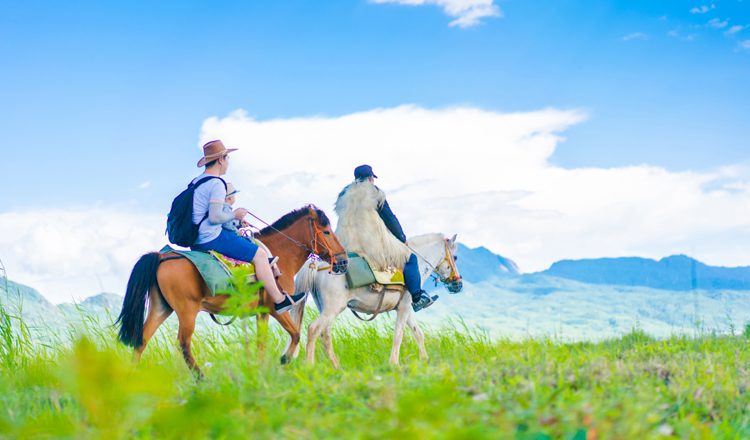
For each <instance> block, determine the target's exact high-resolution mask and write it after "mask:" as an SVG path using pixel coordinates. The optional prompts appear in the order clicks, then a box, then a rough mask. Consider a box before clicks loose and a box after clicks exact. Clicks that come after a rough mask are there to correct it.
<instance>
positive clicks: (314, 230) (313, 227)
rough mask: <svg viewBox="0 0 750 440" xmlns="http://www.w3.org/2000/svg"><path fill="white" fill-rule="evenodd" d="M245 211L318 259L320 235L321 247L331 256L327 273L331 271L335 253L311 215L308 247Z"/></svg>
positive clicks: (334, 262)
mask: <svg viewBox="0 0 750 440" xmlns="http://www.w3.org/2000/svg"><path fill="white" fill-rule="evenodd" d="M247 213H248V214H250V215H251V216H253V217H254V218H256V219H257V220H258V221H260V222H261V223H263V224H264V225H266V226H268V227H269V228H271V229H272V230H274V231H276V232H277V233H279V234H281V235H282V236H283V237H285V238H286V239H287V240H289V241H291V242H292V243H294V244H296V245H297V246H299V247H301V248H303V249H305V250H307V251H308V252H309V253H310V254H311V255H314V256H315V257H317V258H318V259H320V257H319V252H318V237H320V242H321V243H322V245H323V247H325V248H326V251H328V255H330V256H331V264H330V267H329V269H328V273H333V265H334V264H336V263H337V261H336V254H334V253H333V251H332V250H331V248H330V247H329V246H328V242H327V241H326V239H325V236H324V235H323V231H321V230H320V229H319V228H318V225H317V224H316V223H315V221H313V219H312V216H311V217H308V219H309V220H310V235H311V236H312V237H313V248H312V249H310V246H308V245H306V244H304V243H300V242H299V241H297V240H295V239H293V238H292V237H290V236H288V235H286V234H285V233H283V232H281V231H279V230H278V229H276V228H274V227H273V226H271V225H269V224H268V223H266V221H265V220H263V219H262V218H260V217H258V216H257V215H255V214H253V213H252V212H250V211H248V212H247ZM256 229H257V228H256Z"/></svg>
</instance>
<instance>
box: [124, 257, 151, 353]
mask: <svg viewBox="0 0 750 440" xmlns="http://www.w3.org/2000/svg"><path fill="white" fill-rule="evenodd" d="M159 260H160V254H159V253H158V252H149V253H148V254H146V255H144V256H142V257H141V258H140V260H138V262H137V263H135V267H133V272H131V273H130V279H129V280H128V289H127V291H126V292H125V300H124V301H123V303H122V311H121V312H120V317H119V318H117V321H116V322H115V325H117V324H118V323H119V324H120V332H119V338H120V341H122V343H123V344H125V345H128V346H130V347H133V348H136V347H139V346H140V345H141V344H143V319H144V317H145V314H146V296H147V295H148V291H149V290H150V289H151V288H152V287H154V286H156V287H157V288H158V285H157V283H156V270H157V269H158V268H159Z"/></svg>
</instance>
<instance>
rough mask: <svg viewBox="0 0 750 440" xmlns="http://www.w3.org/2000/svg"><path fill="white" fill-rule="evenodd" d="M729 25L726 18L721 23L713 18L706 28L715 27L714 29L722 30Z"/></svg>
mask: <svg viewBox="0 0 750 440" xmlns="http://www.w3.org/2000/svg"><path fill="white" fill-rule="evenodd" d="M728 24H729V19H728V18H727V19H726V21H721V20H719V19H718V18H714V19H711V20H709V21H708V23H707V24H706V26H710V27H715V28H723V27H727V25H728Z"/></svg>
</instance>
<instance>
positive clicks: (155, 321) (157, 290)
mask: <svg viewBox="0 0 750 440" xmlns="http://www.w3.org/2000/svg"><path fill="white" fill-rule="evenodd" d="M255 237H256V238H259V239H260V240H261V241H262V242H263V243H264V244H265V245H266V246H267V247H268V249H269V250H270V251H271V253H272V254H273V255H274V256H278V257H280V258H279V262H278V266H279V269H281V271H282V274H283V275H282V276H281V277H279V278H278V280H277V282H278V284H279V285H280V286H281V289H282V290H286V291H287V292H294V278H293V277H294V274H296V273H297V272H298V271H299V270H300V268H301V267H302V265H303V264H304V263H305V261H306V259H307V257H308V256H309V254H311V253H315V254H318V255H319V256H320V257H321V258H322V259H324V260H325V261H328V262H332V261H335V264H333V271H334V272H336V273H338V274H342V273H344V272H346V266H347V259H346V252H345V251H344V248H343V247H342V246H341V243H339V240H338V238H336V235H334V233H333V231H331V225H330V222H329V220H328V217H326V215H325V213H324V212H323V211H321V210H320V209H317V208H316V207H315V206H314V205H308V206H305V207H303V208H302V209H298V210H296V211H292V212H290V213H288V214H286V215H285V216H283V217H281V218H280V219H279V220H277V221H276V222H275V223H273V224H272V225H271V226H269V227H267V228H265V229H263V230H261V231H260V233H258V234H256V235H255ZM171 257H173V258H171ZM147 296H148V301H149V310H148V317H147V318H146V322H145V324H144V321H143V318H144V315H145V306H146V297H147ZM228 297H229V295H216V296H212V294H211V291H210V289H209V288H208V285H206V283H205V281H204V280H203V278H202V277H201V275H200V273H199V272H198V269H196V268H195V266H194V265H193V263H191V262H190V260H188V259H186V258H184V257H181V256H180V255H179V254H177V253H174V252H170V253H165V254H160V253H158V252H150V253H148V254H146V255H144V256H142V257H141V258H140V260H138V262H137V263H136V264H135V267H134V268H133V272H132V273H131V274H130V279H129V280H128V287H127V291H126V293H125V300H124V302H123V307H122V312H121V313H120V316H119V318H118V319H117V322H118V323H119V324H120V332H119V337H120V340H121V341H122V342H123V343H124V344H126V345H128V346H131V347H133V349H134V350H133V361H134V362H136V363H138V362H139V361H140V357H141V354H142V353H143V350H144V349H145V348H146V344H147V343H148V341H149V339H151V337H152V336H153V335H154V333H155V332H156V329H157V328H158V327H159V326H160V325H161V324H162V323H163V322H164V320H166V319H167V318H168V317H169V315H171V314H172V312H173V311H174V312H176V313H177V317H178V319H179V323H180V324H179V333H178V336H177V339H178V340H179V343H180V348H181V349H182V355H183V356H184V357H185V362H187V364H188V366H189V367H190V368H191V369H193V370H194V371H195V372H196V373H198V374H199V375H200V369H199V368H198V365H197V364H196V362H195V359H194V358H193V355H192V352H191V350H190V339H191V337H192V336H193V332H194V330H195V320H196V318H197V316H198V312H200V311H204V312H209V313H222V310H223V304H224V302H225V301H226V300H227V298H228ZM251 307H266V308H267V309H268V310H269V312H270V314H271V316H273V317H274V318H276V320H277V321H278V322H279V324H281V326H282V327H283V328H284V330H286V331H287V332H288V333H289V336H290V337H291V343H290V344H289V347H287V350H286V352H285V353H284V355H283V356H282V357H281V363H282V364H284V363H287V362H289V361H290V360H291V359H292V354H293V353H294V351H295V350H296V349H297V346H298V345H299V340H300V330H299V328H297V326H296V325H295V324H294V322H293V321H292V318H291V317H290V316H289V313H288V312H284V313H282V314H278V313H276V311H275V309H274V303H273V300H272V299H271V297H270V295H268V293H267V292H266V291H265V289H262V290H261V291H260V295H259V301H258V303H256V304H253V305H251ZM267 322H268V314H261V315H258V326H259V327H260V326H261V324H267ZM259 334H260V333H259ZM258 344H259V346H262V341H261V340H260V339H259V340H258Z"/></svg>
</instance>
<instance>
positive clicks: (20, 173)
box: [0, 0, 750, 302]
mask: <svg viewBox="0 0 750 440" xmlns="http://www.w3.org/2000/svg"><path fill="white" fill-rule="evenodd" d="M749 9H750V7H749V6H748V2H747V1H745V2H742V1H737V0H719V1H715V2H695V1H663V2H646V1H627V2H626V1H586V2H584V1H558V2H549V1H548V2H541V1H535V0H526V1H519V0H504V1H497V0H432V1H430V0H377V1H366V0H361V1H360V0H349V1H343V0H342V1H315V2H312V1H294V0H292V1H285V2H211V3H209V2H191V1H182V2H137V1H131V2H106V3H101V4H91V3H90V2H75V1H71V2H65V3H62V2H37V1H23V2H20V1H19V2H16V1H5V2H2V4H0V60H2V62H0V102H1V103H2V104H3V105H1V106H0V130H1V132H2V133H3V135H4V136H3V138H4V139H3V146H2V147H0V167H1V168H0V170H1V171H0V186H1V187H2V188H3V191H2V192H0V260H2V263H3V264H4V265H5V267H6V269H7V272H8V275H9V277H10V278H11V279H13V280H16V281H19V282H22V283H25V284H29V285H31V286H32V287H35V288H37V289H39V290H40V292H41V293H42V294H43V295H45V296H46V297H48V298H50V299H51V300H53V301H55V302H60V301H65V300H69V299H70V298H71V297H75V298H83V297H87V296H90V295H94V294H96V293H99V292H101V291H109V292H115V293H122V292H123V291H124V287H125V283H126V281H127V276H128V274H129V272H130V270H131V269H132V265H133V264H134V263H135V261H136V260H137V258H138V257H139V256H140V255H141V254H143V253H146V252H148V251H152V250H157V249H158V248H160V247H161V246H162V245H163V244H165V243H166V238H165V236H164V235H163V231H164V223H165V217H166V212H167V211H168V209H169V205H170V203H171V200H172V199H173V198H174V197H175V196H176V195H177V194H178V193H179V192H180V191H181V190H182V189H183V188H184V187H185V186H186V185H187V182H189V180H190V179H191V178H192V177H194V176H195V175H197V174H198V173H199V172H200V171H199V170H198V168H196V166H195V164H196V162H197V161H198V159H199V158H200V156H201V150H200V146H201V145H202V144H203V143H204V142H205V141H208V140H213V139H215V138H221V139H222V140H224V141H225V143H226V144H227V145H228V146H230V147H232V148H239V151H238V152H236V153H233V159H232V160H233V161H232V165H230V170H229V173H228V174H227V176H226V177H227V179H228V180H229V181H232V182H233V183H235V185H236V186H237V187H238V188H240V190H241V193H240V194H239V195H238V201H237V205H238V206H244V207H246V208H248V209H250V210H251V211H252V212H254V213H256V214H257V215H259V216H261V217H263V218H265V219H267V220H269V221H270V220H272V219H275V218H277V217H279V216H281V215H282V214H284V213H286V212H288V211H290V210H292V209H295V208H298V207H300V206H301V205H302V204H304V203H315V204H317V205H318V206H320V207H321V208H323V209H324V210H326V211H327V212H328V213H329V215H330V216H331V217H333V220H334V221H335V215H334V214H333V210H332V204H333V201H334V200H335V196H336V194H337V193H338V191H339V190H340V188H342V187H343V186H345V185H346V184H347V183H348V182H349V181H350V180H351V178H352V175H351V174H352V170H353V168H354V167H355V166H357V165H360V164H362V163H369V164H371V165H373V167H375V171H376V174H378V175H379V176H380V179H379V180H378V185H379V186H380V187H381V188H383V189H384V190H385V191H386V192H387V194H389V201H390V204H391V206H392V208H393V209H394V211H395V212H396V213H397V215H398V216H399V218H400V219H401V221H402V223H403V225H404V228H405V229H406V232H407V234H408V235H416V234H420V233H427V232H444V233H446V234H451V235H452V234H453V233H458V236H459V241H462V242H464V243H466V244H467V245H470V246H480V245H482V246H486V247H487V248H489V249H490V250H492V251H494V252H496V253H499V254H501V255H503V256H505V257H508V258H511V259H513V260H515V261H516V262H517V263H518V264H519V266H520V267H521V269H522V270H524V271H526V272H533V271H537V270H543V269H545V268H547V267H549V265H550V264H551V263H553V262H554V261H557V260H560V259H564V258H598V257H617V256H630V255H637V256H644V257H649V258H656V259H658V258H661V257H664V256H667V255H671V254H674V253H683V254H688V255H693V256H695V257H696V258H698V259H700V260H701V261H704V262H706V263H708V264H715V265H725V266H742V265H750V250H748V249H750V247H749V246H748V245H750V215H749V214H750V143H749V142H748V139H750V124H748V122H747V120H748V115H750V111H749V110H750V99H749V98H750V86H749V85H748V83H749V82H750V81H748V78H750V27H748V25H750V10H749Z"/></svg>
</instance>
